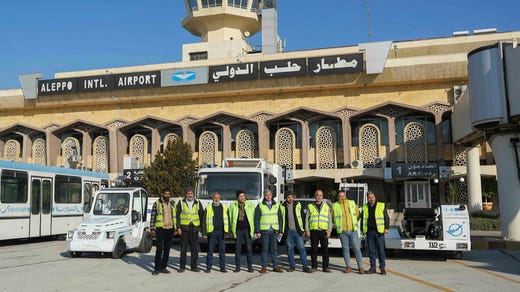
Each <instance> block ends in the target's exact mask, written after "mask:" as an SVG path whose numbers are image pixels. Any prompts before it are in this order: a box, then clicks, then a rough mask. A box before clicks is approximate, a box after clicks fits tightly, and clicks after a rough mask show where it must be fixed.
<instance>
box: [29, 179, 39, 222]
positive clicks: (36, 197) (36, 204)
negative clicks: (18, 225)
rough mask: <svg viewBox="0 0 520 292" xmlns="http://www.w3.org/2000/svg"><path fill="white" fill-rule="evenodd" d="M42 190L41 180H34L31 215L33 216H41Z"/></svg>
mask: <svg viewBox="0 0 520 292" xmlns="http://www.w3.org/2000/svg"><path fill="white" fill-rule="evenodd" d="M40 188H41V182H40V180H39V179H33V181H32V190H31V213H32V214H33V215H38V214H40Z"/></svg>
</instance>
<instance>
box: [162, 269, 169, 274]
mask: <svg viewBox="0 0 520 292" xmlns="http://www.w3.org/2000/svg"><path fill="white" fill-rule="evenodd" d="M161 273H163V274H169V273H170V271H168V270H167V269H162V270H161Z"/></svg>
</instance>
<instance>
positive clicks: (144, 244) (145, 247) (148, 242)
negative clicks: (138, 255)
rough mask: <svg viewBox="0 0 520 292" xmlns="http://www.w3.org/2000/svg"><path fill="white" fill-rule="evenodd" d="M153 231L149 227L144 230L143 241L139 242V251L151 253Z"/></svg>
mask: <svg viewBox="0 0 520 292" xmlns="http://www.w3.org/2000/svg"><path fill="white" fill-rule="evenodd" d="M152 243H153V240H152V233H150V231H149V230H148V229H146V230H145V231H144V232H143V238H141V242H140V243H139V248H138V250H139V252H142V253H149V252H150V251H151V250H152Z"/></svg>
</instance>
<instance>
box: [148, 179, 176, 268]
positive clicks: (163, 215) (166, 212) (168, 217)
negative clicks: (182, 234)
mask: <svg viewBox="0 0 520 292" xmlns="http://www.w3.org/2000/svg"><path fill="white" fill-rule="evenodd" d="M170 196H171V193H170V190H169V189H167V188H164V189H163V190H162V195H161V197H160V198H159V200H157V201H155V203H154V204H153V207H152V214H151V216H150V230H151V232H152V236H155V246H156V248H155V269H154V271H153V272H152V275H157V274H159V273H165V274H169V273H170V271H168V270H167V269H166V267H167V266H168V260H169V259H170V249H171V246H172V237H173V235H174V234H175V233H176V232H175V225H176V216H175V203H174V202H173V200H172V199H171V198H170Z"/></svg>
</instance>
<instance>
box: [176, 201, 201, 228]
mask: <svg viewBox="0 0 520 292" xmlns="http://www.w3.org/2000/svg"><path fill="white" fill-rule="evenodd" d="M180 219H181V225H190V223H193V226H200V218H199V204H198V202H197V201H195V202H193V208H192V210H190V207H189V206H188V204H187V203H186V202H185V201H181V214H180Z"/></svg>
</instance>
